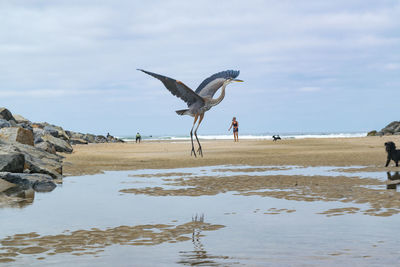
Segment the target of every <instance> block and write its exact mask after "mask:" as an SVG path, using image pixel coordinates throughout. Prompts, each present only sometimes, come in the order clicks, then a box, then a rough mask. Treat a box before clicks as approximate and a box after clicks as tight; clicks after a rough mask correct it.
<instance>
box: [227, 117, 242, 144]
mask: <svg viewBox="0 0 400 267" xmlns="http://www.w3.org/2000/svg"><path fill="white" fill-rule="evenodd" d="M232 127H233V141H234V142H239V122H238V121H237V120H236V117H233V119H232V123H231V127H229V129H228V131H230V130H231V128H232Z"/></svg>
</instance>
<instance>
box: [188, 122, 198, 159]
mask: <svg viewBox="0 0 400 267" xmlns="http://www.w3.org/2000/svg"><path fill="white" fill-rule="evenodd" d="M198 117H199V115H195V116H194V122H193V126H192V129H191V130H190V140H191V141H192V152H190V156H191V155H193V154H194V156H195V157H197V156H196V152H195V151H194V144H193V128H194V125H195V124H196V122H197V118H198Z"/></svg>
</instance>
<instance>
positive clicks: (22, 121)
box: [13, 114, 31, 124]
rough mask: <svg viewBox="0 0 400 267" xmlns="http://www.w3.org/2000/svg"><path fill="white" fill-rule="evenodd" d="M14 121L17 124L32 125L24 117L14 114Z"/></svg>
mask: <svg viewBox="0 0 400 267" xmlns="http://www.w3.org/2000/svg"><path fill="white" fill-rule="evenodd" d="M13 116H14V119H15V121H16V122H17V123H26V124H31V122H30V120H28V119H26V118H24V117H22V116H21V115H18V114H14V115H13Z"/></svg>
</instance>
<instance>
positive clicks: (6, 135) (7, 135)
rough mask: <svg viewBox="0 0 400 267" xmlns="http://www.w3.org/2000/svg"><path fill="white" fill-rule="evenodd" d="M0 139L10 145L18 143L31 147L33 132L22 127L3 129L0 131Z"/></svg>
mask: <svg viewBox="0 0 400 267" xmlns="http://www.w3.org/2000/svg"><path fill="white" fill-rule="evenodd" d="M0 139H1V140H3V141H7V142H10V143H13V142H18V143H21V144H25V145H30V146H33V132H32V131H30V130H28V129H24V128H22V127H5V128H1V129H0Z"/></svg>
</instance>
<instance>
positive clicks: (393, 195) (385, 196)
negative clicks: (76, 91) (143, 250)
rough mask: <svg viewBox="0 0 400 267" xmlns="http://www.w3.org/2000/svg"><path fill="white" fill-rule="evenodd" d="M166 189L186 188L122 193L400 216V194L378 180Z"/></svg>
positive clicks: (229, 182)
mask: <svg viewBox="0 0 400 267" xmlns="http://www.w3.org/2000/svg"><path fill="white" fill-rule="evenodd" d="M165 185H173V186H182V187H184V188H177V189H164V188H163V187H161V186H157V187H145V188H130V189H122V190H120V192H122V193H132V194H144V195H150V196H203V195H216V194H220V193H226V192H237V193H236V194H239V195H244V196H252V195H257V196H263V197H274V198H280V199H287V200H295V201H339V202H344V203H348V202H352V203H357V204H369V205H370V207H371V208H370V209H366V210H361V209H360V210H359V212H363V213H364V214H367V215H375V216H390V215H393V214H397V213H400V193H398V192H395V191H392V190H385V189H374V188H371V187H370V186H372V187H376V186H380V185H386V182H385V181H380V180H378V179H366V178H364V179H361V178H356V177H351V178H350V177H343V176H340V177H326V176H283V175H275V176H246V175H241V176H230V177H214V176H205V177H189V178H186V179H183V180H181V181H176V182H170V183H165Z"/></svg>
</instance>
